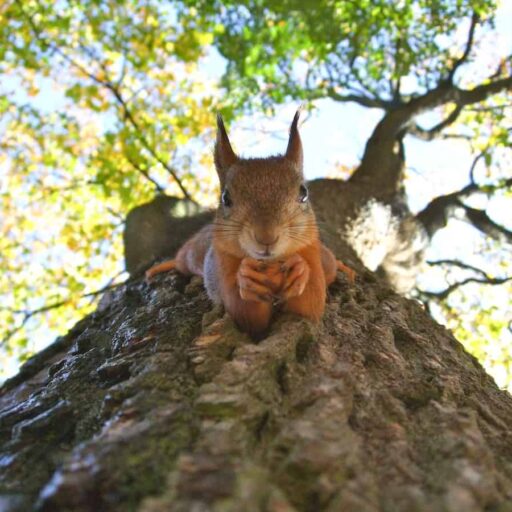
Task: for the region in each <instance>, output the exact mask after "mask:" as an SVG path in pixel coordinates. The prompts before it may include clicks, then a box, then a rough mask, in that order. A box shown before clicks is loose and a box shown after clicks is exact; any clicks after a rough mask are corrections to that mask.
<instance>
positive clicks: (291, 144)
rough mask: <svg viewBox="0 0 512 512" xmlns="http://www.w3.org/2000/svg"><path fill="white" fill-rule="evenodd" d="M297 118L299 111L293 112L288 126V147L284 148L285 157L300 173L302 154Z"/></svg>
mask: <svg viewBox="0 0 512 512" xmlns="http://www.w3.org/2000/svg"><path fill="white" fill-rule="evenodd" d="M299 117H300V110H297V112H295V116H294V118H293V121H292V125H291V126H290V138H289V139H288V147H287V148H286V154H285V157H286V158H287V159H288V160H290V161H291V162H293V163H294V164H295V166H296V167H297V170H299V171H301V172H302V164H303V160H304V156H303V153H302V141H301V140H300V135H299V128H298V124H299Z"/></svg>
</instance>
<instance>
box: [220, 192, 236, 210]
mask: <svg viewBox="0 0 512 512" xmlns="http://www.w3.org/2000/svg"><path fill="white" fill-rule="evenodd" d="M220 200H221V201H222V204H223V205H224V206H225V207H226V208H230V207H231V206H233V201H232V200H231V196H230V195H229V192H228V189H226V188H225V189H224V191H223V192H222V196H221V198H220Z"/></svg>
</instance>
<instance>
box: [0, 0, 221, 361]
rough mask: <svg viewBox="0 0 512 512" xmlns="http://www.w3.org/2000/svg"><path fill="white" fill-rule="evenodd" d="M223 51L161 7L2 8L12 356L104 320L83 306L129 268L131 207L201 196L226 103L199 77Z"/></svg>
mask: <svg viewBox="0 0 512 512" xmlns="http://www.w3.org/2000/svg"><path fill="white" fill-rule="evenodd" d="M210 40H211V37H210V35H209V34H208V33H206V32H201V31H200V30H195V31H191V30H183V29H182V28H181V27H180V25H179V24H177V23H175V20H174V19H173V15H172V11H171V10H170V9H169V8H168V7H167V6H166V5H164V4H162V3H160V2H147V3H144V4H141V3H140V2H136V1H121V2H118V1H109V2H96V1H86V2H80V4H77V3H76V2H71V1H70V2H58V3H57V4H56V3H55V2H52V1H42V0H41V1H39V0H38V1H37V2H36V1H28V2H25V1H15V2H11V3H10V4H8V5H7V6H4V7H3V8H2V11H1V16H0V42H1V44H0V72H1V74H2V76H3V79H2V90H1V93H2V96H1V99H0V115H1V121H0V130H1V131H2V137H1V139H0V140H1V142H0V144H1V152H0V168H1V172H2V175H3V177H2V181H1V185H0V194H1V196H0V201H1V210H2V218H3V219H4V222H3V223H2V226H1V228H0V229H1V230H2V236H1V237H0V268H1V269H2V273H1V275H0V302H1V304H2V308H1V310H0V325H1V326H2V335H1V336H0V339H4V349H6V350H7V355H8V356H11V355H15V356H17V357H26V355H27V354H28V353H30V352H31V350H32V349H33V348H32V347H33V342H34V339H33V338H32V343H30V342H29V339H30V337H29V334H28V333H29V332H32V333H34V332H35V333H38V334H37V336H38V337H39V336H43V337H44V336H45V332H47V330H52V333H51V334H53V333H54V332H55V330H57V331H60V332H62V331H65V330H66V329H67V328H68V327H69V326H70V325H71V324H73V323H74V322H75V321H76V320H77V319H78V318H80V317H81V316H83V314H84V313H85V312H87V311H89V310H90V309H91V307H92V305H91V299H93V298H94V296H92V297H91V296H88V297H85V298H80V297H81V296H82V295H83V294H84V293H88V292H92V291H94V290H96V289H99V288H100V287H101V286H104V285H105V284H106V283H107V280H108V279H111V278H112V277H114V276H116V275H118V274H119V273H120V271H121V270H122V269H121V263H122V257H121V254H122V252H121V249H122V248H121V241H120V236H119V235H120V231H121V229H122V222H123V218H124V216H125V215H126V213H127V212H128V211H129V209H130V208H131V207H133V206H134V205H136V204H139V203H141V202H144V201H145V200H148V199H150V198H152V196H153V194H154V192H155V190H157V189H162V190H164V189H165V190H167V191H168V192H169V193H175V194H180V193H183V191H182V190H180V187H181V188H182V189H183V190H185V189H186V190H187V191H189V193H190V194H194V193H196V192H197V191H198V190H199V185H198V181H197V175H196V174H192V172H191V168H192V166H193V165H194V164H196V165H199V164H198V161H199V160H201V159H202V158H203V154H204V152H205V150H204V149H203V148H204V147H206V146H205V145H204V144H202V143H201V137H202V136H204V134H205V132H206V127H210V126H211V124H212V122H211V121H212V110H215V105H216V104H217V101H218V95H217V89H216V87H215V84H214V83H212V81H211V80H209V79H208V78H206V77H205V76H204V75H203V74H202V72H201V71H200V70H199V68H198V62H200V59H201V58H202V57H203V56H204V55H205V54H206V52H207V50H208V45H209V42H210ZM200 144H201V145H200ZM192 148H194V153H193V155H194V156H193V157H192V156H191V154H192V153H191V151H192ZM198 148H199V149H198ZM199 168H200V165H199ZM176 178H178V179H179V181H178V180H177V179H176ZM61 302H65V307H60V308H53V307H52V306H53V305H58V304H60V303H61ZM40 309H42V310H43V311H45V314H44V315H32V314H31V312H32V311H34V310H40ZM43 326H44V327H43Z"/></svg>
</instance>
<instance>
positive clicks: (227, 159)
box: [213, 114, 238, 187]
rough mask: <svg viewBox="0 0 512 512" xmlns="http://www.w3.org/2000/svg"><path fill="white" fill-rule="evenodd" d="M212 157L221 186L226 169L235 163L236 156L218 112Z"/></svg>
mask: <svg viewBox="0 0 512 512" xmlns="http://www.w3.org/2000/svg"><path fill="white" fill-rule="evenodd" d="M213 157H214V161H215V167H216V169H217V174H218V175H219V179H220V184H221V187H223V186H224V178H225V175H226V171H227V170H228V169H229V167H231V166H232V165H233V164H234V163H236V161H237V160H238V157H237V156H236V154H235V152H234V151H233V148H232V147H231V143H230V142H229V138H228V134H227V132H226V127H225V126H224V121H223V119H222V116H221V115H220V114H217V140H216V142H215V150H214V154H213Z"/></svg>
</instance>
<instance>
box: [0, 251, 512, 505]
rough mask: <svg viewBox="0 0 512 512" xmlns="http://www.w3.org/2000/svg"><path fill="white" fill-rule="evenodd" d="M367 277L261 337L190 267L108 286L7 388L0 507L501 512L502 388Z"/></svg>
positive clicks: (507, 485) (506, 462)
mask: <svg viewBox="0 0 512 512" xmlns="http://www.w3.org/2000/svg"><path fill="white" fill-rule="evenodd" d="M337 251H338V255H339V256H341V257H344V258H345V260H348V261H351V262H352V264H355V265H356V266H357V263H356V262H355V261H354V258H353V255H351V254H349V250H348V249H347V248H346V247H345V248H344V247H342V246H341V245H340V246H338V247H337ZM359 274H360V275H359V278H358V282H357V283H356V285H354V286H352V285H349V284H348V283H347V282H346V281H345V278H344V277H343V276H342V275H340V276H339V278H338V281H337V282H336V283H335V284H334V285H333V286H332V287H331V289H330V294H329V295H330V297H329V301H328V306H327V311H326V314H325V318H324V321H323V323H322V325H320V326H312V325H309V324H308V323H307V322H305V321H303V320H301V319H297V318H293V317H286V316H283V315H277V318H276V320H275V322H274V324H273V327H272V331H271V333H270V335H269V336H268V337H267V338H266V339H264V340H263V341H261V342H260V343H258V344H255V343H253V342H251V341H250V340H249V339H248V338H247V337H245V336H244V335H242V334H240V333H239V332H238V331H237V330H236V328H235V327H234V326H233V325H232V323H231V322H230V320H229V319H227V318H226V317H224V316H223V314H222V312H221V311H219V310H212V307H211V305H210V303H209V301H208V299H207V296H206V294H205V291H204V289H203V287H202V284H201V282H200V280H198V279H196V278H194V279H192V280H191V281H190V280H188V279H186V278H184V277H182V276H179V275H177V274H175V273H170V274H168V275H164V276H160V277H158V278H156V279H155V281H154V282H152V283H151V284H147V283H145V282H143V281H134V282H131V283H129V284H127V285H126V286H123V287H121V288H119V289H117V290H116V291H115V292H113V293H111V294H110V296H109V297H107V298H105V299H104V300H103V301H102V304H101V307H100V308H99V309H98V311H97V312H96V313H94V314H92V315H90V316H89V317H87V318H85V319H84V320H82V321H81V322H79V323H78V324H77V325H76V326H75V327H74V328H73V329H72V330H71V332H70V333H69V334H68V335H66V336H64V337H62V338H60V339H58V340H57V341H56V342H55V343H54V344H53V345H52V346H50V347H49V348H48V349H46V350H45V351H43V352H42V353H40V354H38V355H37V356H36V357H35V358H34V359H32V360H31V361H30V362H28V363H27V364H26V365H25V366H24V367H23V369H22V371H21V372H20V374H19V375H18V376H16V377H15V378H13V379H11V380H10V381H8V382H7V383H6V384H5V385H4V387H3V389H2V392H1V396H0V410H1V411H2V412H1V414H0V447H1V448H0V450H1V453H0V475H1V476H0V510H2V511H4V510H5V511H29V510H34V509H37V510H40V511H48V512H50V511H51V512H58V511H73V512H81V511H83V512H85V511H91V512H92V511H107V512H108V511H123V512H124V511H132V510H137V511H140V512H160V511H162V512H163V511H183V512H188V511H210V510H211V511H232V512H238V511H273V512H278V511H279V512H285V511H315V512H316V511H332V512H337V511H343V512H345V511H346V512H350V511H354V512H366V511H368V512H370V511H392V512H395V511H403V512H412V511H418V512H419V511H422V512H427V511H428V512H434V511H436V512H437V511H447V512H460V511H464V512H473V511H495V512H506V511H511V510H512V431H511V428H510V425H511V424H512V398H511V397H510V395H508V394H507V393H506V392H503V391H500V390H499V389H498V388H497V387H496V385H495V384H494V382H493V381H492V379H491V378H490V377H489V376H487V375H486V374H485V372H484V371H483V369H482V368H481V367H480V365H479V364H478V363H477V362H476V360H475V359H474V358H473V357H471V356H470V355H468V354H467V353H466V352H465V351H464V350H463V348H462V346H461V345H460V344H459V343H458V342H457V341H456V340H455V339H454V338H453V336H452V335H451V334H450V333H449V332H447V331H446V330H445V329H444V328H443V327H441V326H439V325H437V324H436V323H435V322H434V321H433V320H432V319H431V318H430V317H429V316H428V315H427V314H426V313H425V312H424V311H423V309H422V307H421V306H420V305H419V304H417V303H415V302H412V301H410V300H407V299H405V298H402V297H400V296H398V295H396V294H395V293H394V292H392V291H391V290H390V289H389V288H387V287H386V286H385V285H384V284H382V283H381V282H380V281H378V280H376V279H375V278H374V276H373V275H372V274H370V273H367V272H364V271H360V273H359Z"/></svg>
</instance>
